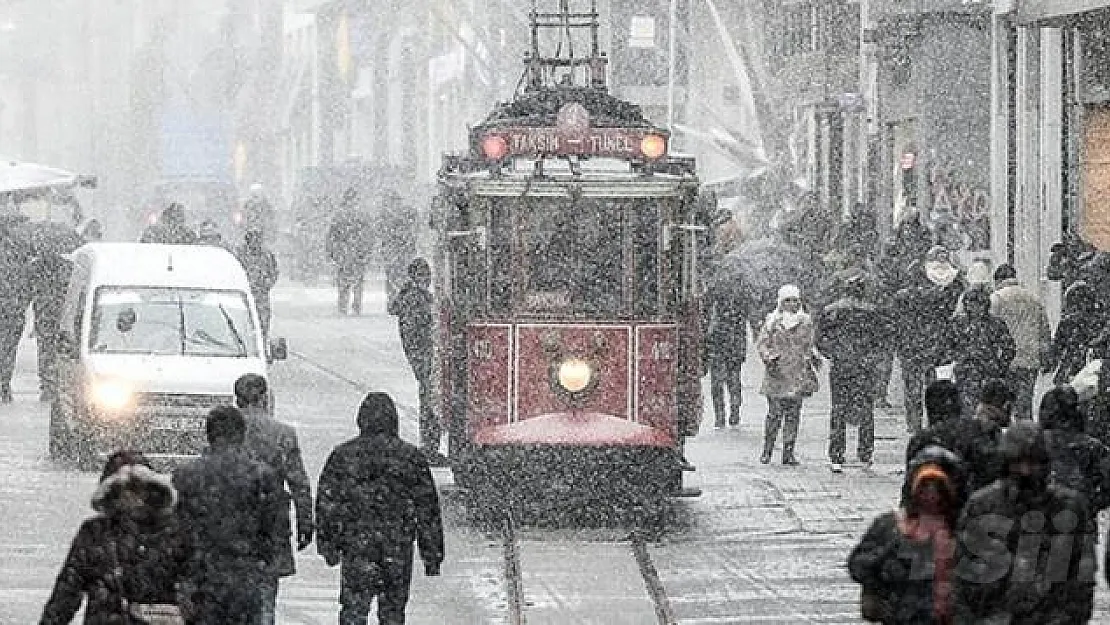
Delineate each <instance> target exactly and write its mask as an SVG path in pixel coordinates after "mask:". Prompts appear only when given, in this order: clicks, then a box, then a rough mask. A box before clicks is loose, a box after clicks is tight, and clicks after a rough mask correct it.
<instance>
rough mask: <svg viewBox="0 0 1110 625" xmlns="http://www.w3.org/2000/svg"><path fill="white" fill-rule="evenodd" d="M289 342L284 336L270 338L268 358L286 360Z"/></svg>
mask: <svg viewBox="0 0 1110 625" xmlns="http://www.w3.org/2000/svg"><path fill="white" fill-rule="evenodd" d="M288 358H289V344H288V343H287V342H286V341H285V339H284V338H276V339H270V360H287V359H288Z"/></svg>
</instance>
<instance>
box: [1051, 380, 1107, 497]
mask: <svg viewBox="0 0 1110 625" xmlns="http://www.w3.org/2000/svg"><path fill="white" fill-rule="evenodd" d="M1039 416H1040V422H1041V426H1042V427H1043V428H1044V435H1045V442H1046V444H1047V445H1048V457H1049V461H1050V466H1051V471H1052V473H1051V476H1052V481H1053V483H1055V484H1057V485H1059V486H1064V487H1066V488H1070V489H1072V490H1074V491H1076V492H1078V493H1079V494H1081V495H1083V496H1084V497H1086V498H1087V504H1088V505H1089V507H1090V512H1091V514H1095V515H1097V514H1098V513H1099V512H1100V511H1101V510H1105V509H1106V508H1107V507H1110V449H1107V447H1106V445H1103V444H1102V443H1101V442H1099V440H1098V439H1097V438H1094V437H1093V436H1089V435H1087V434H1086V433H1085V432H1084V428H1085V425H1086V418H1085V417H1084V415H1083V413H1082V412H1080V410H1079V399H1078V397H1077V396H1076V394H1075V390H1073V389H1072V388H1071V387H1070V386H1057V387H1056V388H1054V389H1052V390H1050V391H1048V392H1047V393H1045V395H1044V397H1042V398H1041V410H1040V413H1039Z"/></svg>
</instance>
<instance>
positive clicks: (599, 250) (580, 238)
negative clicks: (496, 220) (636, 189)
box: [517, 198, 625, 315]
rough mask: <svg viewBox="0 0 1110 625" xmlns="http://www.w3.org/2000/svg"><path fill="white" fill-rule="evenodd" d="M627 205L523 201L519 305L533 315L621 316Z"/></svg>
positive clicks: (598, 201) (599, 201)
mask: <svg viewBox="0 0 1110 625" xmlns="http://www.w3.org/2000/svg"><path fill="white" fill-rule="evenodd" d="M624 204H625V202H622V201H617V200H608V199H577V200H573V201H572V200H570V199H566V198H530V199H528V200H525V201H524V202H523V205H522V206H521V207H520V209H521V210H520V212H519V215H520V217H519V219H520V222H519V223H520V224H521V227H520V230H519V237H520V249H521V251H522V255H521V259H522V266H521V275H520V278H519V284H520V287H521V288H520V290H519V291H518V292H519V294H520V297H518V299H517V302H518V305H520V306H523V308H524V309H525V310H528V311H532V312H549V313H550V312H558V313H563V314H574V313H584V314H601V315H616V314H620V313H621V312H623V304H624V284H623V276H624V270H623V268H624V255H623V249H622V248H623V240H624V234H623V233H624V227H625V224H624V213H625V210H624Z"/></svg>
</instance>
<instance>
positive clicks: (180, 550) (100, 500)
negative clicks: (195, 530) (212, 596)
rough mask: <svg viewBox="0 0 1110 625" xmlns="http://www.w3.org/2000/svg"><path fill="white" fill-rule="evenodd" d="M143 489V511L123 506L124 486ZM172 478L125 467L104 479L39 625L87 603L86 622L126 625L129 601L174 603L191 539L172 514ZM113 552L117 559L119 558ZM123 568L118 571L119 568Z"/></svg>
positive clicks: (63, 618)
mask: <svg viewBox="0 0 1110 625" xmlns="http://www.w3.org/2000/svg"><path fill="white" fill-rule="evenodd" d="M125 486H127V487H133V486H139V487H140V488H141V490H140V492H145V493H146V497H145V501H144V506H143V508H142V509H141V510H140V513H139V514H135V513H133V512H132V513H127V512H125V511H124V510H122V509H121V506H120V505H119V498H120V494H121V492H122V490H123V487H125ZM174 500H175V493H174V490H173V487H172V486H170V483H169V480H168V479H166V478H165V477H163V476H161V475H158V474H156V473H154V472H153V471H151V470H150V469H148V468H146V467H140V466H127V467H125V468H124V469H123V470H121V471H119V472H117V473H116V474H115V475H112V476H110V477H108V478H107V479H105V480H104V481H103V482H101V484H100V486H99V487H98V488H97V490H96V493H95V494H94V495H93V500H92V503H93V508H94V509H95V510H96V511H97V512H99V514H98V515H97V516H95V517H93V518H91V519H88V520H87V521H85V522H84V523H82V524H81V528H80V529H79V530H77V536H76V537H74V539H73V543H72V544H71V545H70V548H69V553H68V554H67V555H66V559H65V563H64V564H63V565H62V570H61V573H59V574H58V579H57V581H55V583H54V589H53V591H52V592H51V593H50V598H49V599H48V600H47V602H46V607H45V608H44V609H43V612H42V619H41V621H40V623H41V625H55V624H57V625H61V624H64V623H69V622H70V621H71V620H73V617H74V615H76V614H77V611H78V609H79V608H80V607H81V602H82V600H83V599H85V600H87V604H86V606H85V621H84V622H85V624H86V625H109V624H120V623H125V622H129V621H124V620H123V619H122V616H121V615H122V614H123V611H124V605H123V600H124V599H126V600H127V601H128V602H129V603H163V604H165V603H176V602H177V590H178V584H179V583H181V582H183V581H184V579H185V575H186V565H187V559H188V558H187V554H188V549H187V544H186V537H185V534H184V533H183V532H182V527H181V525H180V524H179V523H178V521H177V519H176V518H175V517H174V514H173V506H174ZM113 552H114V555H115V561H114V562H113ZM116 564H118V567H119V575H115V574H113V570H114V569H115V568H116Z"/></svg>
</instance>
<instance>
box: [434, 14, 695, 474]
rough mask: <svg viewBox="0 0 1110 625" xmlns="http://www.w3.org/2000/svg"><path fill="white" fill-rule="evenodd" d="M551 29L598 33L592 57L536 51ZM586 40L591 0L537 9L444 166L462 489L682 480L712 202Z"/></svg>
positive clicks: (445, 382)
mask: <svg viewBox="0 0 1110 625" xmlns="http://www.w3.org/2000/svg"><path fill="white" fill-rule="evenodd" d="M564 11H565V9H564ZM547 24H557V25H558V27H559V28H564V29H565V28H567V27H568V24H569V25H571V26H577V27H581V28H588V29H592V36H593V41H594V47H593V51H594V53H593V55H592V56H590V57H588V58H585V59H567V58H543V57H541V55H540V54H539V36H538V34H537V33H538V32H539V31H540V30H541V29H543V28H544V27H545V26H546V25H547ZM596 37H597V14H596V11H594V12H593V13H586V14H577V17H575V15H570V14H566V13H557V14H556V13H553V14H542V13H536V12H535V11H534V12H533V54H532V55H531V56H529V57H528V58H527V61H526V62H527V71H526V75H525V81H524V87H523V88H522V90H521V91H520V92H519V93H518V94H517V96H516V98H515V99H514V101H512V102H509V103H505V104H502V105H500V106H499V107H498V108H497V109H496V110H495V111H494V112H493V113H492V114H491V115H490V116H489V118H488V119H487V120H486V121H485V122H484V123H482V124H480V125H479V126H477V127H475V128H473V129H472V131H471V135H470V151H469V153H468V154H465V155H453V156H446V157H445V158H444V161H443V166H442V169H441V171H440V175H439V189H438V195H437V198H436V200H435V203H434V211H433V214H434V216H433V222H434V223H433V225H434V226H435V228H436V231H437V235H438V242H439V246H438V251H437V258H436V263H435V264H436V267H437V271H436V272H435V273H436V287H435V288H436V291H437V301H438V302H439V303H440V318H439V323H438V325H439V330H438V342H439V345H438V348H439V351H438V354H439V358H440V363H439V368H440V372H441V380H442V388H441V392H442V398H443V401H442V414H443V415H445V417H446V419H445V420H446V422H447V425H448V427H449V430H450V432H451V441H452V444H451V459H452V467H453V469H454V472H455V476H456V480H457V481H458V482H459V483H460V484H461V485H463V486H467V487H472V488H485V489H493V490H494V491H495V492H501V491H503V490H504V489H508V488H534V486H535V485H540V486H560V487H564V488H572V489H577V488H578V487H582V488H589V489H593V488H596V487H597V486H599V485H601V486H605V485H611V486H614V487H617V488H620V489H627V490H629V491H639V490H642V489H646V490H647V491H649V492H656V493H660V494H665V493H673V492H675V491H676V490H678V489H680V488H681V484H682V471H683V468H684V460H683V455H682V443H683V439H684V438H685V437H687V436H691V435H693V434H694V433H695V432H696V430H697V427H698V425H699V423H700V419H701V407H702V402H701V390H700V389H701V387H700V381H699V379H700V375H701V362H700V353H699V346H700V344H701V336H700V333H701V322H700V306H699V293H700V291H701V289H700V287H699V284H698V280H699V278H698V273H699V264H700V263H701V252H702V251H704V250H706V249H708V245H707V244H708V232H707V225H708V224H707V222H708V217H707V210H705V208H706V203H704V202H702V201H701V198H700V194H699V188H700V187H699V182H698V178H697V176H696V173H695V163H694V160H693V159H692V158H688V157H678V156H672V155H670V154H669V141H670V136H669V133H668V132H667V131H666V130H665V129H663V128H660V127H658V126H655V125H652V124H651V123H650V122H648V121H647V120H646V119H644V117H643V115H642V113H641V111H640V109H639V107H637V106H634V105H631V104H629V103H627V102H624V101H621V100H619V99H617V98H615V97H613V96H611V95H610V94H609V93H608V91H607V89H606V85H605V64H606V58H605V56H604V55H600V54H598V53H597V43H596V42H597V39H596ZM583 83H584V84H583ZM526 484H527V486H526Z"/></svg>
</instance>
